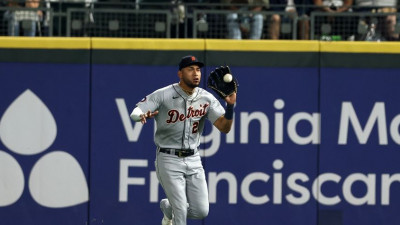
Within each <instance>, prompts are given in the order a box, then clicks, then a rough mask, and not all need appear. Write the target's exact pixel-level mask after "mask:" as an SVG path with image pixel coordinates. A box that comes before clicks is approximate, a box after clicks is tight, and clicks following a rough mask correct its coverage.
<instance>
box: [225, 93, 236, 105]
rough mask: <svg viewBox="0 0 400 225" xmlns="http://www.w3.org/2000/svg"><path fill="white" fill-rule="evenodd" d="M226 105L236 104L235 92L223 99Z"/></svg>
mask: <svg viewBox="0 0 400 225" xmlns="http://www.w3.org/2000/svg"><path fill="white" fill-rule="evenodd" d="M225 101H226V103H228V104H229V105H233V104H235V103H236V92H233V93H232V94H231V95H228V96H226V97H225Z"/></svg>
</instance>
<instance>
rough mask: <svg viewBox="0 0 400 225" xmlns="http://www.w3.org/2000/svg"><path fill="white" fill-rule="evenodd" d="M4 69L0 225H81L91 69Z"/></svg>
mask: <svg viewBox="0 0 400 225" xmlns="http://www.w3.org/2000/svg"><path fill="white" fill-rule="evenodd" d="M0 68H1V69H0V90H1V95H0V115H1V116H0V118H1V119H0V139H1V141H0V218H1V221H0V223H1V224H5V225H17V224H60V225H61V224H63V225H67V224H68V225H76V224H84V223H83V222H82V221H87V216H88V201H89V186H88V178H89V154H88V153H89V140H90V137H89V130H90V128H89V117H90V111H89V102H90V95H89V89H88V87H89V65H88V64H76V65H74V64H42V63H0Z"/></svg>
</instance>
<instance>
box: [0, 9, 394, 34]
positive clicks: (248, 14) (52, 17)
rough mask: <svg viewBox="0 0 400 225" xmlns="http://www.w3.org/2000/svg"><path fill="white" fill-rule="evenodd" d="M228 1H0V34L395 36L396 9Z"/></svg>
mask: <svg viewBox="0 0 400 225" xmlns="http://www.w3.org/2000/svg"><path fill="white" fill-rule="evenodd" d="M44 6H46V7H44ZM228 6H229V5H222V4H207V5H206V4H186V5H183V4H178V3H176V4H164V5H160V4H138V3H136V2H132V3H124V4H110V3H108V4H105V3H93V2H80V3H74V2H46V4H42V5H41V7H40V8H25V7H0V14H1V15H3V16H1V17H0V35H1V36H10V35H28V33H30V34H32V32H34V35H32V36H67V37H140V38H215V39H227V38H242V39H249V38H254V37H256V39H287V40H298V39H311V40H370V41H398V40H399V38H398V37H399V33H400V22H399V18H400V15H399V13H397V12H396V10H395V9H394V10H390V11H389V12H387V11H386V12H382V11H380V10H377V11H376V12H372V9H371V8H361V7H353V8H354V9H356V10H355V11H356V12H342V13H326V12H322V11H318V10H317V8H316V7H315V6H313V5H302V6H296V7H297V9H298V10H297V11H298V12H309V13H298V12H294V11H285V7H286V6H282V5H276V6H274V5H270V6H269V7H267V8H269V9H266V10H264V11H261V12H258V13H254V12H252V11H249V10H241V11H233V10H229V9H228V8H229V7H228ZM300 8H301V9H303V10H300ZM277 9H282V10H277ZM304 9H306V10H304ZM359 9H362V10H359ZM39 12H40V13H39ZM255 22H257V23H258V26H260V34H259V35H258V36H257V35H256V36H254V35H253V34H251V32H240V34H239V35H234V34H233V33H232V32H233V27H234V26H236V27H237V28H238V27H239V29H238V30H237V31H240V30H244V29H250V30H252V28H251V27H252V26H253V25H254V24H255ZM32 27H35V30H34V31H32ZM16 29H18V32H17V31H16ZM253 30H254V29H253ZM28 31H29V32H28ZM237 31H236V32H237Z"/></svg>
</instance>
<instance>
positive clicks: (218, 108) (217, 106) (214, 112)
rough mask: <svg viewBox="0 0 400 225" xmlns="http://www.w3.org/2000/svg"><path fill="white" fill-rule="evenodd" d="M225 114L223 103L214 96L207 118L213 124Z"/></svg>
mask: <svg viewBox="0 0 400 225" xmlns="http://www.w3.org/2000/svg"><path fill="white" fill-rule="evenodd" d="M224 114H225V109H224V107H222V105H221V103H220V102H219V101H218V100H217V99H216V98H214V97H213V98H212V101H211V105H210V109H209V110H208V112H207V118H208V120H210V122H211V123H212V124H214V122H215V121H216V120H217V119H218V118H220V117H221V116H222V115H224Z"/></svg>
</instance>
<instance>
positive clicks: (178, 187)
mask: <svg viewBox="0 0 400 225" xmlns="http://www.w3.org/2000/svg"><path fill="white" fill-rule="evenodd" d="M155 166H156V172H157V177H158V180H159V182H160V184H161V186H162V187H163V189H164V192H165V194H166V195H167V198H168V200H169V205H170V207H171V208H170V209H166V211H170V212H172V213H173V215H174V216H173V221H172V224H174V225H186V220H187V218H189V219H203V218H205V217H206V216H207V215H208V210H209V202H208V190H207V182H206V179H205V173H204V169H203V165H202V163H201V159H200V155H199V152H197V153H195V154H194V155H192V156H188V157H178V156H176V155H170V154H166V153H162V152H157V157H156V162H155ZM171 209H172V210H171ZM167 216H169V215H167Z"/></svg>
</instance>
